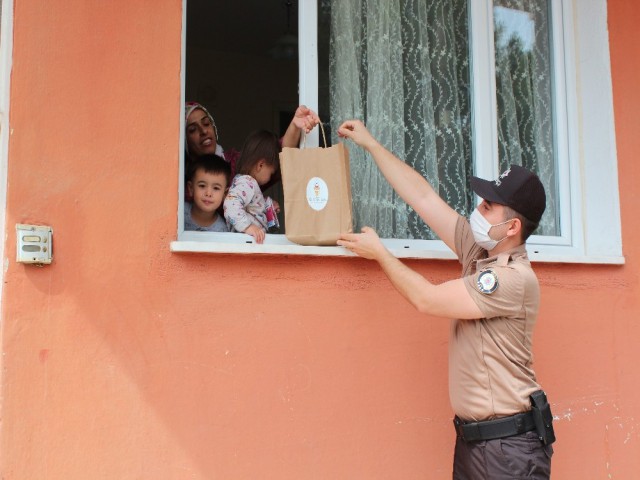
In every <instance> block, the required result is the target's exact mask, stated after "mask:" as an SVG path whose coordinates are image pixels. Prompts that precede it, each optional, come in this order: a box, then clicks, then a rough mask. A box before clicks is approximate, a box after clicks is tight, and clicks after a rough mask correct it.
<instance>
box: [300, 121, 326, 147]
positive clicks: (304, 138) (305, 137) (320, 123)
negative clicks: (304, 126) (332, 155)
mask: <svg viewBox="0 0 640 480" xmlns="http://www.w3.org/2000/svg"><path fill="white" fill-rule="evenodd" d="M319 125H320V130H321V131H322V140H324V148H327V137H326V136H325V134H324V127H323V126H322V122H319ZM306 143H307V134H306V133H305V132H304V130H303V131H302V148H304V147H305V144H306Z"/></svg>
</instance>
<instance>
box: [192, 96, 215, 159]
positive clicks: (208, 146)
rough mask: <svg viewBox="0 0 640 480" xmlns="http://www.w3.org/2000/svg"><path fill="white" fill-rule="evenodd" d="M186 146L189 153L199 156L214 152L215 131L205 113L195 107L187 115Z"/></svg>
mask: <svg viewBox="0 0 640 480" xmlns="http://www.w3.org/2000/svg"><path fill="white" fill-rule="evenodd" d="M186 130H187V146H188V147H189V155H191V156H194V157H200V156H202V155H205V154H213V153H216V145H217V142H216V132H215V128H214V126H213V124H212V123H211V120H210V119H209V117H208V116H207V114H206V113H205V112H204V111H203V110H201V109H199V108H196V109H195V110H194V111H193V112H191V113H190V114H189V116H188V117H187V125H186Z"/></svg>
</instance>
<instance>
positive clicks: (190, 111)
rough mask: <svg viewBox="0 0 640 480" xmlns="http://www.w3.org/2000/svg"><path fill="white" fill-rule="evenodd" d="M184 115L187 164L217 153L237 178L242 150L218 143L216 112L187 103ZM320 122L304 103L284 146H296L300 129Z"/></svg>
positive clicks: (289, 130) (309, 127) (284, 140)
mask: <svg viewBox="0 0 640 480" xmlns="http://www.w3.org/2000/svg"><path fill="white" fill-rule="evenodd" d="M184 114H185V133H186V139H185V140H186V153H187V154H186V156H185V161H186V163H187V165H189V163H190V161H191V160H193V159H195V158H198V157H201V156H202V155H209V154H215V155H218V156H220V157H223V158H224V159H225V160H226V161H227V162H229V163H230V165H231V175H232V177H233V175H235V166H236V161H237V160H238V158H239V157H240V152H238V151H237V150H235V149H233V148H231V149H228V150H225V149H223V148H222V146H221V145H220V144H219V143H218V128H217V126H216V122H215V121H214V119H213V115H211V114H210V113H209V111H208V110H207V109H206V108H205V107H204V106H203V105H201V104H199V103H196V102H187V104H186V105H185V112H184ZM318 123H320V119H319V118H318V114H316V113H315V112H314V111H313V110H311V109H309V108H307V107H306V106H304V105H300V106H299V107H298V108H297V109H296V111H295V114H294V115H293V119H292V120H291V123H290V124H289V127H288V128H287V131H286V132H285V134H284V136H283V137H282V139H281V146H282V147H296V146H297V145H298V142H299V141H300V131H301V130H304V131H305V132H306V133H309V132H310V131H311V130H312V129H313V127H315V126H316V125H317V124H318Z"/></svg>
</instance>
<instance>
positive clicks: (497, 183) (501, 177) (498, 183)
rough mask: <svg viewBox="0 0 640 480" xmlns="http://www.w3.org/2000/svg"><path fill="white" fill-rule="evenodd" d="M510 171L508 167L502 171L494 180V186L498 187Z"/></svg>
mask: <svg viewBox="0 0 640 480" xmlns="http://www.w3.org/2000/svg"><path fill="white" fill-rule="evenodd" d="M510 173H511V169H510V168H508V169H506V170H505V171H504V172H502V174H501V175H500V176H499V177H498V178H497V179H496V181H495V182H494V183H495V184H496V187H499V186H500V185H501V184H502V179H503V178H506V177H508V176H509V174H510Z"/></svg>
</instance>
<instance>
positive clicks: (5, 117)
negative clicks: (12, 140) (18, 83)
mask: <svg viewBox="0 0 640 480" xmlns="http://www.w3.org/2000/svg"><path fill="white" fill-rule="evenodd" d="M0 8H1V9H2V19H1V24H0V77H1V78H0V85H2V89H1V90H0V235H1V237H0V239H1V240H0V258H2V259H4V250H5V239H6V236H5V227H6V225H5V222H6V212H7V165H8V164H9V136H10V134H11V132H10V130H9V129H10V126H9V105H10V97H11V68H12V60H13V57H12V52H13V0H0ZM4 271H5V268H3V269H2V273H0V310H1V307H2V298H3V295H2V290H3V287H4Z"/></svg>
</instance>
